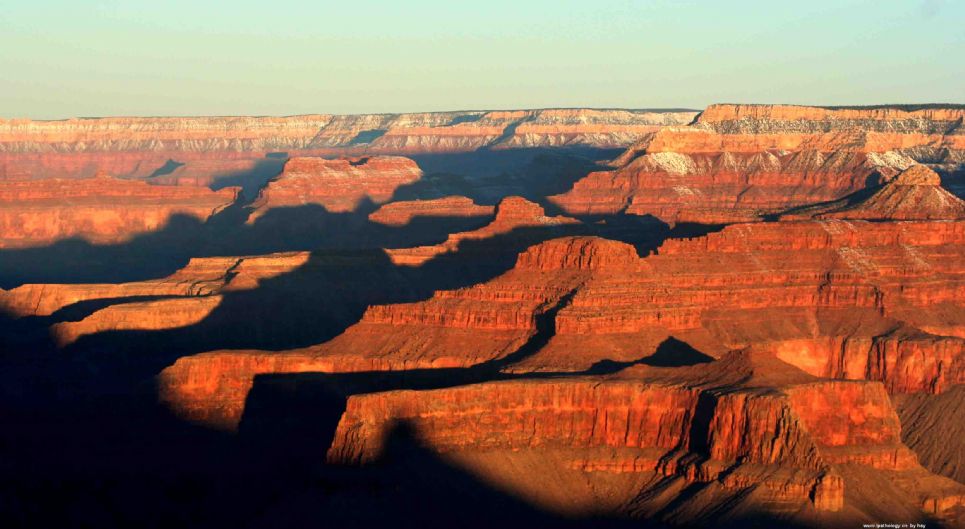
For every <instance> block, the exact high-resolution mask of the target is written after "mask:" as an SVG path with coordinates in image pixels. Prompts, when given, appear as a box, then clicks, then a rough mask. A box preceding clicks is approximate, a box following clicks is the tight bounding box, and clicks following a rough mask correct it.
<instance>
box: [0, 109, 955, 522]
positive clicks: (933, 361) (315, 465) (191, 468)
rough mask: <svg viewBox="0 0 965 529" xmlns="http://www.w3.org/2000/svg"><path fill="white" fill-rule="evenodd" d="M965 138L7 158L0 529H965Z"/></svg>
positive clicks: (249, 132) (279, 140) (258, 143)
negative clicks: (892, 527) (902, 527)
mask: <svg viewBox="0 0 965 529" xmlns="http://www.w3.org/2000/svg"><path fill="white" fill-rule="evenodd" d="M963 120H965V107H963V106H961V105H940V104H936V105H904V106H876V107H803V106H792V105H726V104H722V105H712V106H710V107H708V108H706V109H704V110H702V111H698V110H685V109H673V110H594V109H545V110H523V111H493V112H485V111H468V112H449V113H425V114H379V115H354V116H331V115H312V116H293V117H284V118H270V117H210V118H208V117H205V118H103V119H71V120H64V121H29V120H0V470H2V471H0V526H2V527H58V528H60V527H124V528H131V527H179V526H180V527H231V528H238V527H273V528H275V527H292V528H295V527H491V526H493V525H497V524H498V525H502V526H505V527H517V526H526V527H641V526H642V527H666V528H672V527H715V528H716V527H741V528H743V527H763V528H769V527H778V526H780V527H788V528H825V527H827V528H842V527H862V526H863V525H864V524H869V523H870V524H875V523H887V524H923V525H924V526H925V527H929V528H932V527H935V528H938V527H942V528H959V527H965V465H963V454H965V437H963V433H965V432H963V425H965V415H963V414H965V201H963V200H962V198H963V197H965V125H963Z"/></svg>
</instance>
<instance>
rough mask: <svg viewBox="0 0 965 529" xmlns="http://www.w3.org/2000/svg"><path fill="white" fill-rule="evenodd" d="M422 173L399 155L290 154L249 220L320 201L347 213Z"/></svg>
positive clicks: (380, 198) (330, 209)
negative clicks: (331, 157) (329, 157)
mask: <svg viewBox="0 0 965 529" xmlns="http://www.w3.org/2000/svg"><path fill="white" fill-rule="evenodd" d="M421 177H422V170H421V169H419V166H418V165H417V164H416V163H415V162H414V161H412V160H410V159H408V158H404V157H401V156H375V157H371V158H368V157H364V158H340V159H336V160H326V159H324V158H292V159H290V160H288V162H287V163H285V169H284V170H283V171H282V173H281V174H280V175H279V176H277V177H276V178H274V179H272V180H271V181H270V182H268V185H267V186H266V187H265V188H264V189H263V190H262V191H261V193H260V194H259V195H258V198H257V199H256V201H255V206H256V210H255V212H254V214H253V215H252V220H254V219H257V218H258V217H260V216H262V215H264V214H265V213H267V212H268V211H269V210H271V209H272V208H283V207H297V206H305V205H319V206H321V207H323V208H325V211H327V212H329V213H350V212H353V211H355V210H356V209H357V208H358V207H359V206H360V205H361V204H362V203H363V201H370V202H371V203H374V204H381V203H383V202H387V201H388V200H389V199H390V198H392V195H393V193H394V192H395V190H396V189H398V188H399V187H400V186H404V185H406V184H411V183H413V182H416V181H418V180H419V178H421Z"/></svg>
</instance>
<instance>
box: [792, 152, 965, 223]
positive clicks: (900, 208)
mask: <svg viewBox="0 0 965 529" xmlns="http://www.w3.org/2000/svg"><path fill="white" fill-rule="evenodd" d="M941 183H942V182H941V177H939V176H938V174H937V173H935V172H934V171H932V170H931V169H929V168H927V167H925V166H923V165H913V166H911V167H909V168H908V169H906V170H905V171H903V172H902V173H901V174H899V175H898V176H896V177H895V178H894V179H892V180H891V181H889V182H887V183H886V184H885V185H884V186H882V187H881V188H880V189H878V190H876V191H875V192H874V194H872V195H871V196H869V197H868V198H866V199H864V200H861V201H859V202H856V203H852V201H851V200H848V199H842V200H840V201H836V202H833V203H831V204H824V205H819V206H814V207H809V208H804V209H803V210H802V211H800V212H795V213H793V214H789V215H784V216H782V218H788V219H795V218H797V219H800V218H819V219H865V220H956V219H961V218H965V201H963V200H962V199H960V198H958V197H956V196H955V195H953V194H951V193H949V192H948V191H946V190H944V189H942V187H941Z"/></svg>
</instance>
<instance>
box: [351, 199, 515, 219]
mask: <svg viewBox="0 0 965 529" xmlns="http://www.w3.org/2000/svg"><path fill="white" fill-rule="evenodd" d="M495 209H496V208H494V207H492V206H481V205H478V204H476V203H475V202H473V201H472V199H471V198H466V197H461V196H450V197H444V198H437V199H433V200H405V201H400V202H390V203H388V204H385V205H383V206H382V207H380V208H379V209H377V210H375V211H374V212H372V214H370V215H369V220H371V221H372V222H378V223H379V224H385V225H387V226H405V225H406V224H409V223H410V222H412V220H413V219H415V218H420V217H488V216H491V215H492V214H493V213H494V212H495Z"/></svg>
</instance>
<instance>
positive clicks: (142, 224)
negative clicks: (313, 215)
mask: <svg viewBox="0 0 965 529" xmlns="http://www.w3.org/2000/svg"><path fill="white" fill-rule="evenodd" d="M236 194H237V188H225V189H222V190H220V191H211V190H208V189H206V188H196V187H177V186H156V185H149V184H147V183H145V182H139V181H134V180H121V179H117V178H112V177H107V176H99V177H96V178H88V179H80V180H59V179H54V180H37V181H6V182H0V247H13V246H35V245H40V244H46V243H50V242H53V241H56V240H59V239H65V238H69V237H82V238H84V239H87V240H89V241H92V242H97V243H116V242H120V241H124V240H127V239H129V238H130V237H132V236H133V235H135V234H137V233H140V232H146V231H155V230H158V229H160V228H162V227H163V226H164V225H165V223H167V222H168V220H170V218H171V217H172V216H174V215H188V216H191V217H195V218H197V219H199V220H201V221H204V220H206V219H207V218H208V217H210V216H211V215H212V214H214V213H216V212H218V211H220V210H221V209H223V208H224V207H226V206H228V205H230V204H231V203H232V202H233V201H234V200H235V196H236Z"/></svg>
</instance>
